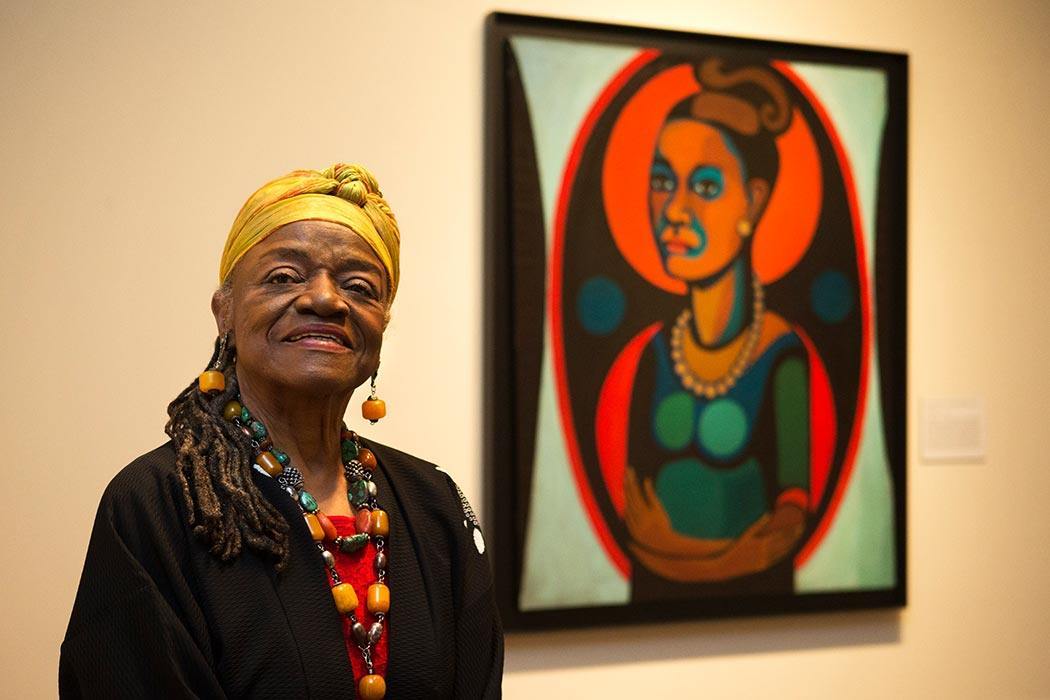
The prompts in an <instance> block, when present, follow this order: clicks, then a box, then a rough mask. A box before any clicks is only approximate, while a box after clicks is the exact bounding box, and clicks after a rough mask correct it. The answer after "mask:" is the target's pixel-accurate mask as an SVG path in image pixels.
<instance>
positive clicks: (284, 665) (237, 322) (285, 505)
mask: <svg viewBox="0 0 1050 700" xmlns="http://www.w3.org/2000/svg"><path fill="white" fill-rule="evenodd" d="M399 245H400V234H399V232H398V227H397V224H396V222H395V220H394V217H393V214H392V213H391V211H390V208H389V207H388V205H387V203H386V201H385V200H384V199H383V196H382V194H381V192H380V191H379V187H378V185H377V183H376V181H375V179H374V178H373V177H372V175H371V174H370V173H369V172H368V171H367V170H365V169H364V168H362V167H360V166H350V165H341V164H340V165H335V166H333V167H331V168H329V169H328V170H325V171H324V172H316V171H296V172H293V173H291V174H289V175H288V176H286V177H283V178H280V179H278V180H274V181H273V182H270V183H268V184H267V185H265V186H263V187H262V188H261V189H259V190H258V191H257V192H256V193H255V194H253V195H252V196H251V197H250V198H249V199H248V201H247V203H246V204H245V205H244V207H243V208H242V209H241V212H240V214H239V215H238V217H237V219H236V221H235V222H234V225H233V228H232V230H231V231H230V234H229V238H228V239H227V241H226V247H225V249H224V251H223V255H222V260H221V263H220V270H219V278H220V284H221V286H220V288H219V290H218V291H217V292H216V293H215V295H214V297H213V298H212V311H213V312H214V314H215V320H216V324H217V325H218V331H219V340H218V341H217V343H216V350H215V354H214V356H213V358H212V361H211V363H210V365H209V368H208V369H207V370H206V371H205V372H204V373H203V374H201V376H200V378H199V380H198V381H195V382H194V383H193V384H192V385H191V386H190V387H188V388H187V389H186V390H185V391H183V392H182V393H181V394H180V395H179V396H178V397H177V398H176V399H175V400H174V401H173V402H172V403H171V405H170V406H169V407H168V413H169V416H170V420H169V421H168V424H167V427H166V432H167V433H168V435H169V436H170V438H171V440H170V441H169V442H168V443H166V444H165V445H163V446H161V447H159V448H157V449H156V450H153V451H152V452H150V453H148V454H146V455H144V456H142V457H140V458H139V459H137V460H135V461H134V462H132V464H130V465H129V466H128V467H127V468H125V469H124V470H123V471H121V472H120V474H118V475H117V476H116V478H115V479H114V480H113V482H112V483H111V484H110V486H109V488H107V489H106V492H105V494H104V495H103V497H102V503H101V505H100V507H99V511H98V516H97V518H96V521H95V525H94V530H93V532H92V535H91V541H90V545H89V547H88V553H87V561H86V563H85V566H84V574H83V578H82V579H81V583H80V588H79V591H78V592H77V597H76V603H75V605H74V608H73V614H72V618H71V620H70V623H69V629H68V631H67V633H66V638H65V641H64V642H63V645H62V656H61V663H60V670H59V687H60V691H61V693H62V695H63V696H67V697H81V696H90V697H147V696H149V697H155V696H163V697H176V696H177V697H183V696H186V697H189V696H193V697H197V696H200V697H225V696H231V697H248V696H250V697H281V698H293V697H324V698H329V697H355V696H356V697H360V698H366V699H369V698H382V697H384V695H389V696H391V697H396V698H453V697H454V698H489V697H498V696H499V695H500V680H501V674H502V665H503V639H502V634H501V631H500V625H499V620H498V617H497V613H496V609H495V605H494V600H493V595H492V585H491V574H490V570H489V567H488V562H487V561H486V559H485V557H484V554H483V552H484V544H483V543H484V541H483V540H482V539H481V533H480V531H478V529H477V528H478V523H477V520H476V519H475V517H474V515H473V512H472V511H471V509H470V506H469V505H468V504H467V502H466V500H465V499H464V498H463V496H462V494H461V493H460V492H459V489H458V488H457V487H456V485H455V484H454V483H453V482H452V480H451V479H450V478H449V477H448V475H446V474H445V473H444V472H442V471H439V470H438V469H437V468H436V467H435V466H434V465H432V464H429V463H427V462H424V461H422V460H419V459H417V458H415V457H412V456H410V455H407V454H405V453H403V452H399V451H397V450H394V449H392V448H389V447H385V446H383V445H380V444H378V443H374V442H371V441H367V440H365V439H364V438H363V437H361V436H360V435H358V434H357V433H355V432H354V431H351V430H348V429H347V428H346V427H345V425H344V424H343V414H344V412H345V411H346V408H347V405H348V404H349V402H350V398H351V395H352V394H353V392H354V390H355V389H356V388H357V387H359V386H361V385H362V384H364V383H365V382H367V381H368V380H369V379H370V378H371V395H370V397H369V399H368V400H366V401H365V402H364V405H363V413H364V417H365V418H366V419H369V420H372V421H373V422H374V421H375V420H377V419H378V418H380V417H382V415H383V414H384V413H385V407H384V405H383V402H382V401H380V400H379V399H377V398H376V394H375V380H376V375H377V371H378V368H379V358H380V350H381V347H382V342H383V330H384V329H385V328H386V324H387V320H388V318H389V314H390V305H391V303H392V301H393V299H394V295H395V293H396V292H397V285H398V277H399V267H398V251H399Z"/></svg>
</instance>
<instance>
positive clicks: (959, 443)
mask: <svg viewBox="0 0 1050 700" xmlns="http://www.w3.org/2000/svg"><path fill="white" fill-rule="evenodd" d="M921 433H922V437H921V440H920V445H919V449H920V451H921V457H922V460H923V461H925V462H983V461H984V458H985V416H984V402H982V401H981V400H980V399H975V398H963V399H960V398H955V399H923V401H922V430H921Z"/></svg>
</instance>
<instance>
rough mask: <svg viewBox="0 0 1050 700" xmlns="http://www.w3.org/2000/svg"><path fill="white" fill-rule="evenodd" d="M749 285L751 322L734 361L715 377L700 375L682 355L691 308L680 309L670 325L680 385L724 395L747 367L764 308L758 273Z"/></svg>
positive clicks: (699, 393) (695, 391) (711, 395)
mask: <svg viewBox="0 0 1050 700" xmlns="http://www.w3.org/2000/svg"><path fill="white" fill-rule="evenodd" d="M751 287H752V291H753V294H752V296H753V299H754V302H753V304H752V309H751V314H752V318H751V325H750V326H749V327H748V329H747V337H746V338H745V339H744V342H743V344H742V345H741V347H740V351H739V352H738V353H737V355H736V357H735V358H734V359H733V362H732V363H731V364H730V365H729V369H728V370H727V371H726V373H725V374H724V375H722V376H721V377H719V378H718V379H704V378H703V377H700V376H699V375H697V374H696V372H694V371H693V369H692V368H691V367H690V366H689V362H688V360H687V359H686V357H685V351H684V349H683V345H684V344H685V343H686V342H687V341H686V338H687V337H688V334H689V332H690V331H689V325H690V322H691V321H692V320H693V312H692V310H690V309H688V308H687V309H685V310H684V311H682V313H681V314H679V316H678V320H677V321H675V324H674V327H672V328H671V360H672V361H673V363H674V371H675V374H677V375H678V378H679V379H680V380H681V382H682V386H684V387H685V388H686V389H688V390H689V391H691V392H693V394H694V395H696V396H698V397H700V398H707V399H714V398H717V397H719V396H722V395H724V394H725V393H726V392H728V391H729V390H730V389H732V388H733V386H734V385H735V384H736V383H737V380H738V379H740V377H741V376H743V374H744V370H745V369H746V368H747V363H748V360H750V359H751V353H752V352H754V350H755V346H756V345H757V344H758V339H759V337H761V335H762V320H763V317H764V316H765V312H766V304H765V294H764V292H763V289H762V284H761V283H760V282H759V281H758V277H757V276H756V277H754V278H753V279H752V283H751Z"/></svg>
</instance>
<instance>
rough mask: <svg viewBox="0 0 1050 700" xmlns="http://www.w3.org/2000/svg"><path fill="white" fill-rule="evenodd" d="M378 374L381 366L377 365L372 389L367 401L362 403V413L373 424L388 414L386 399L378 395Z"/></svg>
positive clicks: (373, 374)
mask: <svg viewBox="0 0 1050 700" xmlns="http://www.w3.org/2000/svg"><path fill="white" fill-rule="evenodd" d="M378 376H379V368H378V367H376V371H375V372H373V373H372V390H371V392H370V393H369V394H368V398H367V399H365V402H364V403H363V404H361V415H362V416H363V417H364V419H365V420H367V421H368V422H369V423H372V424H373V425H375V424H376V423H378V422H379V419H380V418H382V417H383V416H385V415H386V401H384V400H383V399H381V398H379V397H377V396H376V378H377V377H378Z"/></svg>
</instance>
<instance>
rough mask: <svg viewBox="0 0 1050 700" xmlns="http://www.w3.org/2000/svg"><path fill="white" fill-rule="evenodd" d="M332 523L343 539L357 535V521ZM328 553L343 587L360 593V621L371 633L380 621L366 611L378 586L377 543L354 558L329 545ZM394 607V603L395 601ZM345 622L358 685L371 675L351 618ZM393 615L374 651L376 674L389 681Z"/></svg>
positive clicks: (334, 518)
mask: <svg viewBox="0 0 1050 700" xmlns="http://www.w3.org/2000/svg"><path fill="white" fill-rule="evenodd" d="M328 519H329V520H331V521H332V524H333V525H335V529H336V532H338V533H339V535H340V536H342V537H348V536H350V535H354V534H356V533H357V526H356V525H355V524H354V519H353V518H351V517H348V516H345V515H329V516H328ZM325 549H328V551H330V552H331V553H332V554H334V555H335V570H336V571H338V572H339V577H340V578H342V579H343V583H349V584H350V585H351V586H353V587H354V592H355V593H357V621H358V622H360V623H361V624H362V625H364V626H365V629H368V628H369V627H371V626H372V623H373V622H375V621H376V619H375V616H374V615H372V613H370V612H368V608H367V607H365V600H366V598H367V597H368V587H369V586H371V585H372V584H373V583H375V582H376V570H375V561H376V546H375V542H373V541H372V540H371V539H369V540H368V544H367V545H365V546H364V547H362V548H361V549H359V550H357V551H356V552H353V553H352V554H344V553H343V552H341V551H339V548H338V547H335V546H331V545H327V543H326V547H325ZM329 583H331V574H329ZM391 603H393V601H391ZM342 618H343V637H344V638H345V639H346V651H347V653H348V654H349V655H350V665H351V666H353V669H354V678H355V679H357V680H358V681H360V680H361V678H362V677H363V676H366V675H368V671H367V669H366V668H365V660H364V658H363V657H362V656H361V650H360V649H359V648H358V647H357V644H356V643H355V642H354V636H353V633H352V632H351V631H350V625H351V624H352V623H351V622H350V618H349V617H347V616H346V615H343V616H342ZM389 621H390V614H389V613H387V618H386V622H384V623H383V636H382V637H380V638H379V643H378V644H376V646H375V649H373V650H372V665H373V667H374V669H375V670H374V671H373V672H374V673H378V674H379V675H380V676H383V677H384V678H386V653H387V643H386V642H387V637H388V636H389V635H390V626H389V624H388V623H389Z"/></svg>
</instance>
